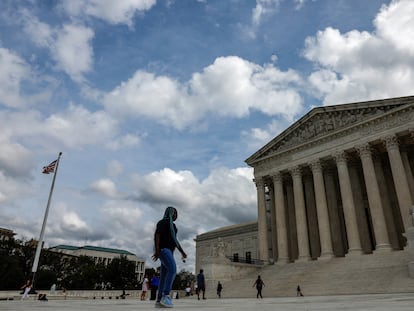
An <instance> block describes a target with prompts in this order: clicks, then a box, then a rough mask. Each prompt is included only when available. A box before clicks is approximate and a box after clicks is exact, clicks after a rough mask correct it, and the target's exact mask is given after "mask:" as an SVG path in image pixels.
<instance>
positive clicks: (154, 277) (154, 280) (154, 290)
mask: <svg viewBox="0 0 414 311" xmlns="http://www.w3.org/2000/svg"><path fill="white" fill-rule="evenodd" d="M159 283H160V280H159V278H158V276H157V275H156V274H153V275H152V277H151V282H150V287H151V297H150V300H155V299H157V290H158V285H159Z"/></svg>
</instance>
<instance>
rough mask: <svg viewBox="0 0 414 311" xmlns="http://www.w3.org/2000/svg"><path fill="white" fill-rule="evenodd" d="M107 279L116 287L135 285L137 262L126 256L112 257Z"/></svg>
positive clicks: (108, 266) (106, 272)
mask: <svg viewBox="0 0 414 311" xmlns="http://www.w3.org/2000/svg"><path fill="white" fill-rule="evenodd" d="M105 280H107V282H111V284H112V286H113V287H114V288H118V289H122V288H124V287H128V288H131V287H133V286H134V285H135V284H136V282H137V278H136V275H135V264H134V263H133V262H132V261H129V260H128V259H127V258H126V256H120V257H119V258H114V259H112V260H111V262H110V263H109V264H108V265H107V267H106V270H105Z"/></svg>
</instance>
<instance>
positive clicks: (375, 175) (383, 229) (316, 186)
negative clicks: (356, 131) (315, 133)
mask: <svg viewBox="0 0 414 311" xmlns="http://www.w3.org/2000/svg"><path fill="white" fill-rule="evenodd" d="M384 143H385V146H386V151H387V155H388V159H389V165H390V168H391V172H392V177H393V181H394V186H395V193H396V196H397V199H398V205H399V208H400V213H401V218H402V222H403V228H404V230H407V229H408V228H409V227H412V226H413V224H412V218H411V215H410V208H411V206H412V203H413V198H412V195H411V191H410V187H411V189H414V179H413V176H412V172H411V169H410V166H409V160H408V156H407V155H406V154H403V155H402V154H401V152H400V149H399V145H398V140H397V137H396V136H395V135H393V136H389V137H386V138H385V139H384ZM355 149H356V151H357V154H358V155H359V158H360V161H361V165H362V172H363V177H364V180H365V189H366V194H367V198H368V205H369V211H370V215H371V221H372V229H373V235H374V236H375V238H374V240H375V250H377V251H380V250H391V249H392V246H391V243H390V238H389V234H388V228H387V218H392V217H393V216H392V212H390V211H389V210H387V209H386V208H384V205H383V196H384V188H383V187H385V177H384V175H383V173H382V169H380V166H381V162H380V161H375V160H374V158H373V153H372V150H371V145H370V144H369V143H367V144H363V145H360V146H356V147H355ZM332 158H333V159H334V162H335V164H336V169H337V175H338V181H339V190H340V196H341V201H342V208H343V216H344V222H345V227H346V230H345V231H346V239H347V243H348V250H347V251H348V254H355V253H356V254H360V253H362V247H361V238H360V232H359V229H358V221H359V218H360V217H361V215H360V214H358V213H360V212H358V209H357V208H356V206H358V204H362V203H361V202H355V200H354V198H355V196H354V195H355V191H361V190H360V187H356V185H354V187H353V184H352V183H353V182H355V181H356V180H357V179H358V178H357V177H356V174H358V171H357V170H355V169H352V168H350V163H348V157H347V153H346V152H345V151H339V152H336V153H334V154H333V155H332ZM404 162H405V163H404ZM303 166H308V167H310V169H311V172H312V177H313V191H314V198H315V203H316V214H317V216H316V218H317V230H318V232H319V244H320V257H321V258H331V257H333V256H334V252H333V242H332V241H333V237H332V234H331V226H336V225H337V224H335V223H332V221H331V220H330V217H329V209H328V198H329V196H328V195H327V194H330V193H333V191H334V189H333V182H332V180H330V178H331V176H330V175H329V174H327V175H325V177H324V172H323V166H322V163H321V160H320V159H315V160H313V161H311V162H309V163H304V164H303ZM301 167H302V166H295V167H292V168H291V169H289V170H288V172H287V173H288V174H289V175H290V176H291V179H292V184H293V197H294V199H293V201H294V214H295V217H294V218H295V219H294V220H295V224H296V233H297V250H298V256H297V260H309V259H310V258H311V253H310V243H309V226H308V225H309V219H308V218H309V215H307V206H306V203H305V195H304V184H303V178H302V177H303V176H302V171H301ZM283 175H286V171H284V172H281V171H280V172H276V173H274V174H272V175H271V176H268V177H267V178H266V179H265V178H261V179H256V180H255V182H256V186H257V198H258V224H259V227H258V231H259V243H260V244H259V250H260V254H259V256H260V258H261V259H264V260H267V259H269V241H268V238H267V237H268V234H267V233H268V227H267V214H266V193H265V192H266V189H265V187H266V184H267V183H272V186H273V189H274V191H273V192H272V195H273V196H274V197H273V198H272V200H273V202H274V204H273V205H274V211H272V212H273V213H274V216H275V217H274V218H275V219H274V222H273V223H272V224H271V226H272V232H273V235H274V236H276V237H274V238H276V239H277V243H274V245H275V246H274V247H277V254H278V259H277V260H278V262H281V263H283V262H288V261H290V258H289V236H288V235H289V232H288V223H289V220H288V215H287V206H286V202H287V200H286V198H285V193H284V181H283ZM269 178H270V181H269ZM361 186H363V185H361ZM331 200H332V199H331ZM388 221H389V220H388ZM388 227H389V226H388Z"/></svg>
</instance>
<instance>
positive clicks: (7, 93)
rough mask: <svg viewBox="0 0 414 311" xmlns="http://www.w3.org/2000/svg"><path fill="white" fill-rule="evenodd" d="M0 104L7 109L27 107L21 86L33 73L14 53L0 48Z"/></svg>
mask: <svg viewBox="0 0 414 311" xmlns="http://www.w3.org/2000/svg"><path fill="white" fill-rule="evenodd" d="M0 68H1V70H0V104H1V105H5V106H7V107H13V108H16V107H21V106H23V105H25V104H26V103H25V98H24V96H23V95H22V94H21V84H22V82H23V81H24V80H26V79H28V78H29V76H30V73H31V69H30V66H29V65H28V64H27V63H26V62H25V61H24V60H23V59H22V58H21V57H19V56H18V55H16V54H15V53H13V52H12V51H10V50H8V49H5V48H2V47H0Z"/></svg>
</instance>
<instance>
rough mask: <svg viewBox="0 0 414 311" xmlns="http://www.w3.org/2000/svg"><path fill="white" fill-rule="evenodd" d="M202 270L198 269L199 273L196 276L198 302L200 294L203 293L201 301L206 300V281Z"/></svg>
mask: <svg viewBox="0 0 414 311" xmlns="http://www.w3.org/2000/svg"><path fill="white" fill-rule="evenodd" d="M203 272H204V270H203V269H200V273H199V274H198V275H197V289H198V291H197V299H198V300H200V292H203V299H206V296H205V295H206V280H205V278H204V274H203Z"/></svg>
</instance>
